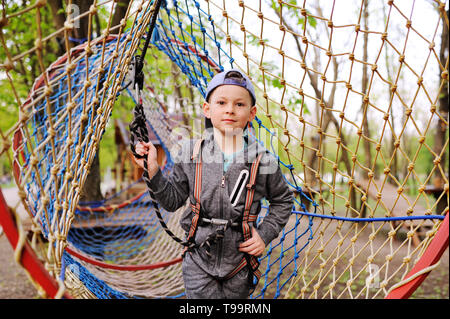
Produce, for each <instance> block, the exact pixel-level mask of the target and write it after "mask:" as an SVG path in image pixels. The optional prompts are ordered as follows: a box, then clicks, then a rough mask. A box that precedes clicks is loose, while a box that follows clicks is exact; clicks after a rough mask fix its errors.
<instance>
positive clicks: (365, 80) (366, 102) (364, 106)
mask: <svg viewBox="0 0 450 319" xmlns="http://www.w3.org/2000/svg"><path fill="white" fill-rule="evenodd" d="M368 5H369V1H368V0H364V2H363V14H362V17H363V22H364V29H365V30H369V22H368V20H369V9H368ZM368 39H369V34H368V33H367V32H364V35H363V61H364V62H367V60H368ZM368 84H369V76H368V73H367V64H364V63H363V72H362V93H363V95H364V96H363V102H362V105H361V112H362V114H363V119H362V133H363V136H365V137H367V138H370V131H369V121H368V118H367V116H368V110H369V100H368V99H367V100H366V99H365V96H366V94H367V87H368ZM363 145H364V153H365V157H366V158H365V165H366V167H367V168H369V169H370V168H371V161H372V155H371V151H370V142H369V141H368V140H367V139H365V138H363ZM375 168H376V165H375Z"/></svg>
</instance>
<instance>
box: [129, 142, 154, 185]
mask: <svg viewBox="0 0 450 319" xmlns="http://www.w3.org/2000/svg"><path fill="white" fill-rule="evenodd" d="M135 151H136V153H137V154H139V155H141V156H144V155H147V170H148V176H149V178H152V177H153V176H154V175H155V174H156V172H157V171H158V168H159V165H158V161H157V151H156V147H155V146H154V145H153V144H152V142H148V143H145V142H139V143H137V144H136V147H135ZM134 161H135V162H136V164H138V165H139V166H140V167H142V168H144V159H143V158H140V159H139V158H136V157H134ZM144 169H145V168H144Z"/></svg>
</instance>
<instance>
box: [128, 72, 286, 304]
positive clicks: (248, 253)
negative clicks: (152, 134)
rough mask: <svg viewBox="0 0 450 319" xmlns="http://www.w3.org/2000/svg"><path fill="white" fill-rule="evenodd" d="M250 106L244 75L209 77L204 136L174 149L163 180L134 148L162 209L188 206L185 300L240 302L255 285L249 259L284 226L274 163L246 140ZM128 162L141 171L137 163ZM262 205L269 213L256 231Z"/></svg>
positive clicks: (281, 187)
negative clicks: (175, 153) (172, 162)
mask: <svg viewBox="0 0 450 319" xmlns="http://www.w3.org/2000/svg"><path fill="white" fill-rule="evenodd" d="M255 101H256V98H255V91H254V88H253V85H252V84H251V82H250V80H249V79H248V77H247V76H246V75H245V74H244V73H242V72H240V71H238V70H234V69H233V70H229V71H225V72H222V73H219V74H217V75H216V76H214V78H213V79H211V81H210V83H209V85H208V87H207V93H206V101H205V102H204V104H203V112H204V115H205V117H206V119H205V124H206V128H207V129H206V130H205V132H204V134H203V137H202V139H201V140H200V142H196V143H195V144H194V141H189V142H188V143H187V144H186V145H184V146H183V147H182V151H181V154H179V156H178V158H177V160H176V164H175V165H174V167H173V172H172V174H171V176H170V177H165V176H163V175H162V173H161V170H160V169H159V166H158V163H157V161H156V148H155V147H154V146H153V145H152V144H151V143H144V142H140V143H138V144H137V145H136V147H135V150H136V153H137V154H139V155H141V156H142V155H145V154H147V167H148V176H149V178H150V185H149V187H151V189H152V191H153V193H154V196H155V199H156V200H157V201H158V202H159V203H160V205H161V206H162V207H163V208H165V209H166V210H167V211H175V210H176V209H178V208H179V207H181V206H182V205H184V204H185V203H186V200H187V198H188V197H189V199H190V202H191V208H188V209H187V210H186V211H185V212H184V213H183V216H182V218H181V221H180V224H181V227H182V228H183V229H184V230H185V231H186V233H187V239H188V241H190V242H191V243H194V244H195V245H194V246H193V247H191V248H189V249H187V251H185V254H184V258H183V265H182V269H183V279H184V283H185V290H186V297H187V298H233V299H234V298H240V299H241V298H247V297H248V296H249V295H250V293H251V291H252V290H253V288H254V285H255V283H254V277H255V276H256V278H257V279H259V272H258V270H257V267H258V265H259V263H258V261H257V257H258V256H260V255H262V253H263V252H264V249H265V247H266V246H267V245H268V244H269V243H270V242H271V241H272V240H273V239H275V238H276V237H277V236H278V234H279V232H280V231H281V230H282V229H283V227H284V226H285V224H286V223H287V221H288V219H289V216H290V213H291V210H292V205H293V197H292V192H291V191H290V190H289V188H288V185H287V183H286V182H285V181H284V179H283V176H282V173H281V170H280V168H279V166H278V164H277V160H276V159H275V158H274V157H273V156H272V155H271V154H270V153H268V152H267V151H266V150H265V149H264V148H263V147H261V145H260V144H259V143H258V142H257V141H255V140H254V139H251V138H250V137H249V136H248V135H247V134H246V129H247V126H248V123H249V122H251V121H252V120H253V119H254V118H255V115H256V106H255ZM135 161H136V162H137V164H138V165H140V166H141V167H144V164H143V159H141V160H139V159H136V158H135ZM252 184H253V185H252ZM263 197H265V198H266V199H267V200H268V201H269V202H270V206H269V213H268V214H267V216H265V217H264V219H263V221H262V222H261V223H260V224H259V225H258V226H257V227H256V225H255V224H256V217H257V216H258V213H259V211H260V210H261V205H260V200H261V199H262V198H263ZM256 281H257V280H256Z"/></svg>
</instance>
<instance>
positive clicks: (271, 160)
mask: <svg viewBox="0 0 450 319" xmlns="http://www.w3.org/2000/svg"><path fill="white" fill-rule="evenodd" d="M245 138H246V139H247V147H246V148H244V151H243V152H240V153H238V154H237V155H236V157H235V158H234V160H233V163H231V164H230V166H229V168H228V169H227V171H226V173H224V170H223V154H222V151H221V149H220V147H219V145H218V144H217V143H216V142H215V140H214V134H213V132H212V130H206V131H205V132H204V134H203V139H204V141H203V143H202V148H201V155H202V162H203V163H202V189H201V197H200V202H201V203H200V205H201V210H202V215H201V216H200V217H204V218H208V219H211V218H220V219H227V220H228V219H232V220H236V221H237V220H239V219H240V218H242V214H243V211H244V205H245V198H246V188H245V184H246V183H248V179H247V181H246V183H244V186H243V190H242V191H241V192H240V193H239V192H238V190H237V187H235V186H236V184H237V183H238V182H239V181H238V178H239V176H240V175H241V176H242V173H241V172H242V171H243V170H248V172H250V166H251V163H252V162H253V161H254V160H255V159H256V157H257V156H258V154H259V153H264V155H263V156H262V158H261V162H260V165H259V168H258V175H257V178H256V185H255V193H254V198H253V204H252V207H251V210H250V214H251V215H257V214H258V213H259V211H260V209H261V206H260V201H261V199H263V198H266V199H267V200H268V201H269V203H270V205H269V213H268V214H267V215H266V216H265V217H264V219H263V221H262V222H261V223H259V225H258V227H257V231H258V234H259V235H260V236H261V238H262V240H263V241H264V242H265V244H266V245H268V244H269V243H270V242H271V241H272V240H273V239H275V238H276V237H277V236H278V234H279V233H280V231H281V230H282V229H283V227H284V226H285V225H286V223H287V221H288V219H289V216H290V214H291V211H292V205H293V196H292V191H291V190H290V189H289V187H288V185H287V183H286V181H285V180H284V179H283V176H282V173H281V170H280V167H279V166H278V163H277V160H276V159H275V157H274V156H273V155H271V154H270V153H268V152H267V151H266V150H265V149H264V148H263V147H262V146H261V145H260V144H259V143H258V142H257V141H255V140H254V139H253V138H251V137H245ZM194 144H195V140H190V141H188V142H186V143H184V144H183V146H182V148H181V151H180V152H179V154H178V155H177V156H176V158H175V160H174V161H175V165H174V167H173V170H172V172H171V174H170V176H167V177H166V176H164V175H163V174H162V172H161V170H158V172H157V173H156V174H155V175H154V176H153V177H152V178H151V180H150V185H149V187H150V188H151V189H152V191H153V193H154V196H155V198H156V200H157V201H158V202H159V204H160V205H161V206H162V207H163V208H164V209H166V210H167V211H170V212H172V211H175V210H177V209H178V208H179V207H181V206H183V205H184V204H186V200H187V198H188V197H189V199H190V201H191V203H195V199H194V192H193V189H194V177H195V163H194V162H193V161H192V160H191V156H192V153H193V148H194ZM248 175H249V174H248ZM235 188H236V189H235ZM233 190H235V191H234V192H233ZM232 192H233V194H235V196H233V199H234V200H233V204H232V203H231V199H230V195H232V194H231V193H232ZM237 195H239V196H237ZM193 216H194V213H193V212H192V211H191V208H190V207H189V208H188V209H186V211H185V212H184V213H183V215H182V218H181V221H180V224H181V227H182V228H183V229H184V230H185V231H186V232H187V233H188V232H189V228H190V226H191V220H192V218H193ZM216 227H219V226H215V225H211V224H206V225H202V224H201V223H200V224H199V225H198V228H197V232H196V236H195V242H196V243H202V242H203V241H204V240H205V239H206V238H207V237H208V235H209V234H211V233H212V232H214V230H215V228H216ZM242 241H243V234H242V231H239V230H237V229H234V228H228V229H227V230H226V231H225V235H224V238H223V239H222V240H219V241H218V242H217V244H213V245H211V247H210V250H209V252H210V254H211V256H208V255H207V254H206V252H205V249H206V248H204V247H200V248H198V249H195V250H194V251H192V252H191V256H192V260H193V261H194V262H195V263H196V264H197V265H198V266H199V267H200V268H202V269H203V270H204V271H205V272H206V273H208V274H210V275H211V276H214V277H216V278H224V277H225V276H226V275H227V274H229V273H230V272H231V271H233V270H234V268H235V267H236V266H237V265H238V264H239V262H240V261H241V260H242V257H243V256H244V253H242V252H240V251H239V250H238V246H239V244H240V243H241V242H242Z"/></svg>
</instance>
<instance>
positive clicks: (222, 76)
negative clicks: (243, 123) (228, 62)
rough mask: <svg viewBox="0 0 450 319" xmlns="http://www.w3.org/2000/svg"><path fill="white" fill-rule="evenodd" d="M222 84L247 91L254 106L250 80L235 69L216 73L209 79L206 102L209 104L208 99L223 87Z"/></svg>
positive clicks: (253, 91) (253, 90)
mask: <svg viewBox="0 0 450 319" xmlns="http://www.w3.org/2000/svg"><path fill="white" fill-rule="evenodd" d="M224 84H232V85H238V86H242V87H243V88H245V89H247V91H248V93H249V94H250V97H251V99H252V106H253V105H255V103H256V98H255V89H254V88H253V85H252V83H251V82H250V79H249V78H248V77H247V76H246V75H244V74H243V73H242V72H240V71H239V70H236V69H232V70H230V71H225V72H222V73H218V74H216V75H215V76H214V77H213V78H212V79H211V81H210V82H209V84H208V87H207V89H206V102H208V103H209V98H210V96H211V94H212V92H213V91H214V90H215V89H216V88H217V87H219V86H221V85H224Z"/></svg>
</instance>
